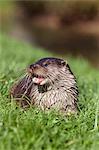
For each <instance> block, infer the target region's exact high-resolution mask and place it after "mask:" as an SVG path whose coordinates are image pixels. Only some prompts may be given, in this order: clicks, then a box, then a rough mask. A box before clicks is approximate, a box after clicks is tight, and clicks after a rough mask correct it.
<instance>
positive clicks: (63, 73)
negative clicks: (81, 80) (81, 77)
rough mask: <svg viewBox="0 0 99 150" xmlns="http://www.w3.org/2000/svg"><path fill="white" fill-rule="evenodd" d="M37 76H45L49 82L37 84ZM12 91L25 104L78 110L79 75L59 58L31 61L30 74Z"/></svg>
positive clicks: (13, 95) (20, 103) (15, 97)
mask: <svg viewBox="0 0 99 150" xmlns="http://www.w3.org/2000/svg"><path fill="white" fill-rule="evenodd" d="M34 76H41V77H44V78H45V79H47V80H48V82H47V83H46V84H45V85H42V86H41V85H37V84H34V83H33V80H32V78H33V77H34ZM10 95H11V96H12V97H13V98H14V99H15V100H16V101H17V103H18V104H19V105H20V106H22V107H28V106H29V105H35V106H37V107H40V108H41V109H43V110H47V109H50V108H53V109H56V110H59V111H64V112H66V113H68V112H70V113H75V112H76V111H77V96H78V88H77V85H76V79H75V77H74V75H73V73H72V71H71V69H70V67H69V65H68V64H67V63H66V62H65V61H64V60H62V59H58V58H43V59H41V60H39V61H38V62H36V63H35V64H32V65H30V66H29V67H28V69H27V75H26V76H25V77H23V78H22V79H20V80H19V81H18V82H17V83H15V84H14V85H13V86H12V88H11V92H10Z"/></svg>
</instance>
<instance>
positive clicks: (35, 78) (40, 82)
mask: <svg viewBox="0 0 99 150" xmlns="http://www.w3.org/2000/svg"><path fill="white" fill-rule="evenodd" d="M32 80H33V83H35V84H38V85H44V84H46V83H47V79H46V78H44V77H43V76H38V75H33V78H32Z"/></svg>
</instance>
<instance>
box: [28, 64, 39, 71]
mask: <svg viewBox="0 0 99 150" xmlns="http://www.w3.org/2000/svg"><path fill="white" fill-rule="evenodd" d="M38 67H39V65H38V64H32V65H30V66H29V68H30V69H32V70H34V69H36V68H38Z"/></svg>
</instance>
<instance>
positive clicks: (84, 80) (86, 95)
mask: <svg viewBox="0 0 99 150" xmlns="http://www.w3.org/2000/svg"><path fill="white" fill-rule="evenodd" d="M0 45H1V47H0V150H5V149H7V150H12V149H15V150H23V149H24V150H41V149H45V150H57V149H59V150H63V149H65V150H66V149H68V150H98V149H99V72H98V71H96V70H95V69H93V68H92V67H90V65H89V64H88V63H87V62H86V61H84V60H83V59H81V58H79V59H74V58H71V57H67V58H65V57H64V59H67V60H68V62H69V65H70V67H71V69H72V71H73V72H74V74H75V76H76V78H77V84H78V88H79V98H78V107H79V113H78V114H77V115H73V116H68V117H67V116H65V115H60V114H59V113H58V112H54V111H53V112H42V111H41V110H39V109H37V108H33V107H31V108H29V109H27V110H22V109H21V108H19V107H17V106H16V104H15V103H14V102H13V101H10V98H9V88H10V87H11V85H12V83H13V82H14V81H15V80H16V79H17V78H18V77H20V76H22V75H23V74H24V72H25V70H24V68H26V66H28V65H29V64H30V63H32V62H34V61H35V60H37V59H39V58H41V57H46V56H53V55H52V54H50V53H48V52H46V51H44V50H42V49H40V48H37V47H35V46H34V47H31V46H29V45H27V44H26V43H24V42H20V41H18V40H13V39H11V38H10V37H7V36H5V35H1V36H0Z"/></svg>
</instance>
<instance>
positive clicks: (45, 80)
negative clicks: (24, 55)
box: [28, 58, 66, 85]
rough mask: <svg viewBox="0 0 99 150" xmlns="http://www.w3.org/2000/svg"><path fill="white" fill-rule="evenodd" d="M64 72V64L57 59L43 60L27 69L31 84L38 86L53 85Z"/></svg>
mask: <svg viewBox="0 0 99 150" xmlns="http://www.w3.org/2000/svg"><path fill="white" fill-rule="evenodd" d="M65 70H66V62H65V61H64V60H62V59H58V58H43V59H40V60H39V61H37V62H36V63H35V64H32V65H30V66H29V68H28V73H29V74H30V75H31V77H32V79H33V82H34V83H35V84H38V85H45V84H54V83H55V82H56V80H57V81H58V80H60V79H61V74H62V72H64V71H65Z"/></svg>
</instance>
